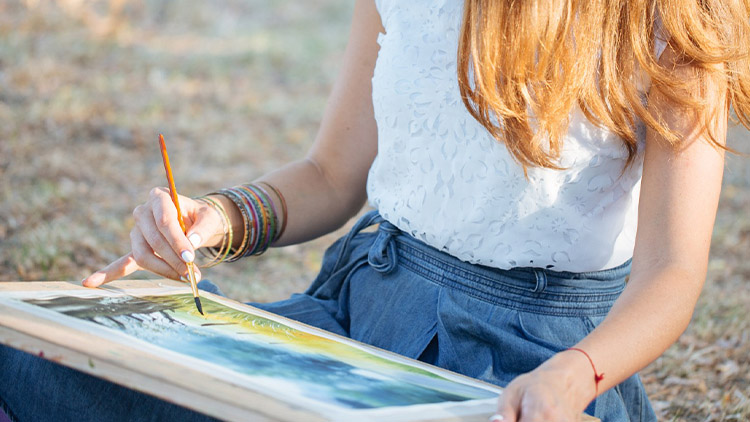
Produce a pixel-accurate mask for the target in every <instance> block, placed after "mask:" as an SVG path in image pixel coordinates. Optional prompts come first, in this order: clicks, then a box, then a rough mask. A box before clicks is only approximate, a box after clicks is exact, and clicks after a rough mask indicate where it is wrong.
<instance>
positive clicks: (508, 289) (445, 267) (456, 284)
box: [351, 211, 630, 316]
mask: <svg viewBox="0 0 750 422" xmlns="http://www.w3.org/2000/svg"><path fill="white" fill-rule="evenodd" d="M378 223H379V227H378V231H377V235H376V237H375V239H374V241H373V243H372V246H371V247H370V251H369V255H368V262H369V264H370V266H371V267H373V268H374V269H376V270H378V271H381V272H383V273H389V272H391V271H393V270H394V269H395V268H396V267H403V268H405V269H408V270H410V271H412V272H415V273H417V274H419V275H420V276H422V277H423V278H426V279H428V280H430V281H432V282H433V283H436V284H438V285H441V286H444V287H446V288H450V289H455V290H458V291H461V292H463V293H465V294H467V295H470V296H473V297H476V298H479V299H481V300H485V301H488V302H491V303H494V304H497V305H501V306H504V307H509V308H515V309H519V310H523V311H528V312H535V313H542V314H552V315H579V316H582V315H585V316H603V315H606V313H607V312H608V311H609V309H610V308H611V307H612V305H613V304H614V301H615V300H616V299H617V298H618V297H619V295H620V293H621V292H622V291H623V289H624V288H625V280H626V277H627V276H628V274H629V273H630V261H628V262H626V263H624V264H622V265H620V266H618V267H615V268H611V269H607V270H602V271H594V272H585V273H574V272H562V271H551V270H548V269H545V268H525V267H524V268H512V269H507V270H505V269H498V268H490V267H485V266H481V265H477V264H471V263H468V262H464V261H461V260H460V259H458V258H456V257H454V256H452V255H450V254H448V253H445V252H442V251H439V250H437V249H435V248H433V247H432V246H429V245H427V244H425V243H423V242H421V241H420V240H418V239H415V238H414V237H412V236H410V235H408V234H406V233H404V232H402V231H401V230H400V229H399V228H398V227H396V226H395V225H393V224H391V223H390V222H388V221H386V220H385V219H383V218H382V217H381V216H380V215H379V214H377V211H372V212H370V213H368V214H367V215H365V216H364V217H362V219H360V221H359V222H358V223H357V225H355V228H354V229H353V230H352V232H351V235H354V234H356V233H355V230H356V232H359V231H360V230H362V229H363V228H364V227H367V226H369V225H373V224H378Z"/></svg>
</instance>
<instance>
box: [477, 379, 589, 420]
mask: <svg viewBox="0 0 750 422" xmlns="http://www.w3.org/2000/svg"><path fill="white" fill-rule="evenodd" d="M538 382H539V380H535V379H530V378H529V377H528V376H523V375H522V376H520V377H518V378H516V380H514V381H513V382H511V383H510V384H509V385H508V387H507V388H506V389H505V390H504V391H503V394H502V395H501V396H500V400H499V404H498V411H497V413H496V414H495V415H493V416H492V417H493V418H494V420H493V419H490V421H492V422H494V421H502V422H534V421H545V422H573V421H577V420H579V419H580V418H579V417H580V415H577V414H576V411H575V410H574V409H572V408H571V407H570V404H569V403H565V402H564V400H561V396H562V394H560V393H561V392H560V391H556V392H555V391H554V390H553V389H550V388H547V386H546V385H540V384H538ZM547 382H550V381H547Z"/></svg>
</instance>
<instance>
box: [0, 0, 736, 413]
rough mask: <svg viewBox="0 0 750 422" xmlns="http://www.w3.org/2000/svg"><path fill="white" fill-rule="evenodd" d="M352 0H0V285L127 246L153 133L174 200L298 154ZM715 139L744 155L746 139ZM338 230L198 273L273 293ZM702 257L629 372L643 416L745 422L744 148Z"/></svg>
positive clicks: (153, 168) (290, 287)
mask: <svg viewBox="0 0 750 422" xmlns="http://www.w3.org/2000/svg"><path fill="white" fill-rule="evenodd" d="M352 7H353V1H351V0H350V1H344V0H304V1H299V0H297V1H293V0H273V1H268V0H243V1H234V0H225V1H221V2H219V1H207V0H181V1H169V0H153V1H146V0H109V1H105V0H57V1H45V0H23V1H22V0H0V281H10V280H71V281H74V280H80V279H81V278H83V277H84V276H86V275H87V274H89V273H90V272H92V271H95V270H96V269H98V268H100V267H102V266H104V265H106V264H107V263H109V262H111V261H112V260H114V259H116V258H117V257H118V256H120V255H122V254H124V253H127V252H128V251H129V238H128V233H129V231H130V228H131V227H132V225H133V219H132V216H131V212H132V210H133V208H134V207H135V206H136V205H138V204H139V203H141V202H143V201H144V200H145V199H146V197H147V195H148V192H149V190H150V189H151V188H152V187H154V186H162V185H164V184H165V178H164V169H163V167H162V163H161V157H160V155H159V150H158V146H157V142H156V141H157V134H158V133H160V132H162V133H164V135H165V137H166V139H167V143H168V145H169V152H170V157H171V161H172V166H173V171H174V174H175V179H176V181H177V187H178V190H179V191H180V193H182V194H184V195H189V196H195V195H201V194H205V193H207V192H210V191H212V190H215V189H217V188H219V187H223V186H230V185H235V184H239V183H243V182H247V181H250V180H252V179H254V178H256V177H258V176H260V175H261V174H263V173H264V172H266V171H269V170H272V169H274V168H276V167H278V166H279V165H281V164H283V163H286V162H288V161H290V160H294V159H298V158H301V157H303V156H304V154H305V152H306V150H307V148H308V147H309V146H310V144H311V143H312V140H313V138H314V136H315V133H316V129H317V126H318V122H319V119H320V117H321V115H322V110H323V107H324V105H325V101H326V96H327V94H328V92H329V90H330V87H331V84H332V83H333V81H334V79H335V77H336V74H337V71H338V67H339V62H340V58H341V56H342V53H343V49H344V47H345V44H346V39H347V35H348V30H349V19H350V15H351V10H352ZM729 144H730V146H732V147H734V148H736V149H737V150H739V151H743V152H746V153H748V152H750V135H748V133H747V132H746V131H745V130H744V129H743V128H742V127H739V128H734V129H733V130H732V131H731V133H730V140H729ZM695 206H701V205H700V204H695ZM340 233H341V231H339V233H338V234H340ZM338 234H332V235H329V236H326V237H325V238H323V239H319V240H316V241H314V242H309V243H307V244H304V245H298V246H291V247H286V248H281V249H273V250H270V251H269V252H267V253H266V254H265V255H263V256H262V257H260V258H254V259H246V260H243V261H240V262H237V263H234V264H224V265H220V266H218V267H214V268H211V269H207V270H205V271H204V276H205V277H206V278H211V279H212V280H213V281H215V282H216V283H217V284H219V285H220V286H221V287H222V288H223V289H224V291H225V292H226V293H227V294H228V295H229V296H230V297H232V298H234V299H238V300H242V301H250V300H253V301H272V300H277V299H281V298H284V297H286V296H288V295H289V294H290V293H292V292H295V291H301V290H303V289H304V288H305V287H306V286H307V284H308V283H309V282H310V281H311V280H312V278H313V277H314V275H315V274H316V272H317V270H318V268H319V264H320V259H321V257H322V255H323V252H324V250H325V247H326V246H327V245H329V244H330V243H331V242H332V241H333V240H334V239H335V238H336V237H337V235H338ZM711 256H712V258H711V262H710V266H709V275H708V281H707V283H706V287H705V289H704V292H703V295H702V296H701V299H700V302H699V304H698V307H697V310H696V312H695V315H694V319H693V322H692V324H691V326H690V328H689V329H688V330H687V332H686V333H685V334H684V335H683V336H682V337H681V338H680V340H679V341H678V343H677V344H675V345H674V346H673V347H672V348H670V349H669V350H668V351H667V353H666V354H665V355H664V356H662V357H661V358H659V359H658V360H657V361H656V362H654V363H653V364H652V365H650V366H649V367H648V368H647V369H646V370H644V372H643V373H642V375H643V379H644V383H645V384H646V387H647V389H648V391H649V395H650V397H651V400H652V402H653V404H654V406H655V408H656V409H657V413H658V414H659V415H660V420H680V421H683V420H684V421H719V420H722V421H723V420H726V421H731V420H737V421H746V420H750V312H749V311H750V289H748V283H749V282H750V157H747V156H738V155H733V156H729V157H728V159H727V166H726V172H725V180H724V188H723V192H722V198H721V204H720V208H719V214H718V216H717V222H716V227H715V231H714V237H713V244H712V250H711ZM134 277H135V278H153V277H154V276H152V275H150V274H147V273H136V274H135V275H134Z"/></svg>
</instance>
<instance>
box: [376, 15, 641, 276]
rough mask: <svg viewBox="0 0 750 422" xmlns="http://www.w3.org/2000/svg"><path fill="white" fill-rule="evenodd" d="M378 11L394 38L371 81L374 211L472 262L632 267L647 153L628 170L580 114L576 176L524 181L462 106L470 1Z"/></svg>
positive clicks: (384, 37)
mask: <svg viewBox="0 0 750 422" xmlns="http://www.w3.org/2000/svg"><path fill="white" fill-rule="evenodd" d="M376 4H377V7H378V10H379V12H380V14H381V18H382V22H383V25H384V27H385V29H386V33H385V34H380V37H379V38H378V43H379V44H380V46H381V48H380V52H379V55H378V59H377V64H376V68H375V73H374V76H373V79H372V87H373V104H374V110H375V118H376V121H377V126H378V155H377V157H376V159H375V161H374V163H373V165H372V167H371V169H370V172H369V177H368V181H367V191H368V197H369V201H370V203H371V205H372V206H374V207H375V208H377V209H378V210H379V211H380V214H381V215H382V216H383V217H384V218H385V219H387V220H388V221H389V222H391V223H392V224H394V225H395V226H397V227H399V228H400V229H401V230H403V231H404V232H406V233H409V234H411V235H412V236H414V237H415V238H418V239H420V240H422V241H424V242H425V243H427V244H429V245H431V246H433V247H435V248H437V249H439V250H442V251H445V252H448V253H450V254H451V255H453V256H456V257H457V258H459V259H461V260H463V261H468V262H471V263H476V264H482V265H486V266H491V267H497V268H505V269H507V268H512V267H540V268H551V269H555V270H559V271H576V272H582V271H596V270H601V269H606V268H612V267H615V266H617V265H620V264H622V263H623V262H625V261H627V260H628V259H629V258H630V257H631V256H632V252H633V244H634V239H635V228H636V221H637V205H638V194H639V187H640V175H641V167H642V156H639V157H638V158H637V160H636V162H635V164H634V165H632V166H631V167H629V168H627V169H626V170H625V171H624V172H623V167H624V165H625V160H626V158H627V151H626V150H625V148H624V147H623V145H622V142H621V141H620V140H619V139H618V138H617V136H616V135H614V134H613V133H611V132H609V131H608V130H605V129H601V128H598V127H596V126H594V125H593V124H591V123H590V122H589V121H588V120H587V119H586V118H585V117H584V116H583V114H582V113H581V112H580V111H578V112H575V113H574V114H573V115H572V116H571V124H570V129H569V132H568V134H567V136H566V138H565V144H564V148H563V152H562V157H561V161H560V164H561V165H562V166H563V167H565V170H562V171H557V170H548V169H539V168H531V169H529V173H528V180H527V179H525V178H524V176H523V170H522V168H521V167H520V166H519V165H518V164H517V163H516V162H515V161H514V160H513V159H512V157H511V155H510V154H509V153H508V151H507V149H506V148H505V146H504V145H502V144H501V143H499V142H497V141H496V140H495V139H494V138H492V136H490V135H489V133H488V132H487V131H486V130H485V129H484V127H482V125H481V124H479V123H478V122H477V121H476V120H474V118H473V117H472V116H471V115H470V114H469V113H468V111H467V110H466V109H465V107H464V105H463V102H462V101H461V97H460V93H459V88H458V81H457V77H456V72H457V70H456V51H457V48H458V35H459V31H460V24H461V17H462V11H463V4H462V2H461V1H450V0H443V1H428V0H411V1H408V2H406V1H397V0H377V1H376ZM641 135H643V133H642V134H641ZM641 139H643V136H641ZM641 150H642V149H641Z"/></svg>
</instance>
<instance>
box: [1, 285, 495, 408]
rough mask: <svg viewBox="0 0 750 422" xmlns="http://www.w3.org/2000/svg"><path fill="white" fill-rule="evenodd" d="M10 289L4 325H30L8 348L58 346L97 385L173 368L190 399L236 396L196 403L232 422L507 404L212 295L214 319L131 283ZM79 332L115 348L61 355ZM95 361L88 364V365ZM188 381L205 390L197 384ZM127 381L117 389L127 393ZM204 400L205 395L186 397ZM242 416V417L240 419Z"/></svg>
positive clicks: (7, 328)
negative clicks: (236, 421) (211, 388)
mask: <svg viewBox="0 0 750 422" xmlns="http://www.w3.org/2000/svg"><path fill="white" fill-rule="evenodd" d="M9 284H11V283H0V313H1V314H2V315H4V316H6V315H7V316H9V317H10V316H19V315H26V316H27V317H25V319H24V318H20V317H17V318H5V317H4V318H2V322H0V326H2V327H0V328H2V329H0V339H1V340H2V341H3V342H4V343H7V344H10V345H11V346H14V347H17V348H22V349H24V350H27V351H30V352H34V353H39V352H40V351H41V352H42V353H44V351H43V348H44V347H48V346H54V347H52V349H55V351H56V353H57V354H59V357H58V356H57V355H55V356H52V355H51V354H50V353H51V352H49V351H48V352H47V356H46V357H48V358H50V357H52V358H55V357H58V358H59V359H58V360H59V361H60V362H61V363H63V364H68V365H69V366H73V367H77V368H78V369H83V370H86V366H88V370H87V372H90V373H94V374H95V375H97V371H101V370H102V369H101V368H106V367H108V366H111V365H114V366H117V365H118V362H117V360H116V359H114V360H113V359H112V358H111V353H113V352H114V353H118V354H120V355H121V356H122V359H121V361H120V362H121V363H122V365H121V366H122V368H118V370H115V371H114V372H115V373H117V374H121V373H122V372H123V370H125V371H126V372H135V373H137V374H138V375H139V376H141V377H147V376H148V375H149V372H150V371H151V370H149V371H145V370H143V369H144V368H145V367H144V366H143V364H138V363H137V361H141V362H143V361H144V359H145V360H146V361H147V362H148V359H151V363H154V362H155V361H154V359H156V360H158V361H160V362H164V361H166V362H170V365H172V371H171V372H170V371H169V370H167V371H166V373H167V374H168V373H173V374H175V375H177V374H178V373H179V374H181V376H177V377H176V379H175V380H174V382H175V387H176V388H178V389H179V388H182V389H187V388H189V386H190V385H194V384H198V385H203V386H205V385H206V380H209V379H210V380H211V382H212V383H213V384H214V385H221V384H224V387H225V388H224V390H223V391H224V393H221V392H218V393H216V394H215V395H216V396H217V397H215V399H216V400H217V401H218V403H213V405H212V406H206V405H205V404H204V405H203V406H202V407H201V405H200V404H195V401H193V400H184V401H189V402H190V404H193V406H195V408H196V409H197V410H200V411H204V412H206V413H209V414H213V415H214V416H219V417H222V418H227V417H228V415H229V416H230V417H229V418H230V419H232V418H233V417H234V416H233V415H236V416H237V417H239V418H241V419H245V418H247V417H248V415H254V416H257V417H258V418H259V420H260V419H262V418H265V419H266V420H292V419H295V420H299V418H300V415H305V416H306V418H305V419H306V420H307V419H310V417H312V418H313V419H317V420H368V419H371V420H404V421H407V420H474V419H475V418H476V419H475V420H486V418H487V417H488V416H489V415H490V414H491V413H492V411H493V410H494V407H495V405H496V400H497V396H498V394H499V393H500V389H498V388H496V387H494V386H491V385H488V384H485V383H481V382H478V381H474V380H471V379H468V378H466V377H463V376H460V375H457V374H453V373H450V372H448V371H444V370H442V369H439V368H435V367H432V366H429V365H426V364H423V363H420V362H416V361H413V360H409V359H406V358H403V357H400V356H398V355H394V354H392V353H388V352H385V351H382V350H378V349H375V348H373V347H370V346H367V345H364V344H361V343H357V342H354V341H352V340H349V339H345V338H342V337H340V336H336V335H333V334H330V333H327V332H324V331H322V330H318V329H316V328H313V327H309V326H305V325H304V324H300V323H297V322H295V321H291V320H288V319H284V318H281V317H279V316H276V315H273V314H270V313H267V312H264V311H261V310H258V309H255V308H252V307H249V306H246V305H243V304H240V303H237V302H234V301H231V300H228V299H225V298H222V297H219V296H215V295H210V294H204V295H202V301H203V306H204V311H205V314H206V315H205V317H203V316H201V315H200V314H198V312H197V311H196V309H195V306H194V304H193V299H192V295H191V294H190V290H189V288H187V287H184V285H175V284H173V283H170V282H159V284H160V285H159V284H157V282H140V284H138V283H136V282H121V284H117V283H115V284H114V285H112V286H109V287H108V288H105V289H84V288H82V287H78V286H74V285H72V284H68V283H23V284H26V285H27V286H28V287H29V288H27V289H23V288H21V287H20V286H19V284H20V283H16V284H15V285H14V286H12V288H11V287H9V286H6V285H9ZM29 317H31V319H29ZM24 320H25V321H27V323H25V324H24V323H23V322H22V321H24ZM29 320H31V321H32V322H31V324H29V323H28V321H29ZM39 327H45V329H44V330H42V331H46V333H43V334H42V333H40V331H39ZM71 332H75V333H77V334H78V335H80V336H82V337H83V338H89V339H91V341H95V342H98V343H100V344H103V345H105V346H103V347H104V350H98V351H95V352H93V353H94V355H93V356H81V355H82V354H86V353H89V354H90V353H92V352H91V351H90V350H88V349H84V350H77V351H76V350H75V347H74V345H70V344H69V345H65V344H60V342H61V341H63V338H61V337H69V334H70V333H71ZM34 339H36V343H35V341H34ZM59 346H62V347H59ZM79 348H81V347H80V346H79ZM37 349H38V350H37ZM48 349H49V347H48ZM61 350H62V352H61ZM66 351H68V352H71V353H70V356H68V355H67V354H66V353H67V352H66ZM60 353H61V354H60ZM97 353H98V354H97ZM75 355H79V356H77V357H76V356H75ZM85 357H87V358H88V359H89V362H88V364H87V365H82V364H80V361H81V360H83V359H84V358H85ZM136 357H137V359H135V358H136ZM93 358H96V359H95V360H98V362H95V361H94V360H92V359H93ZM134 359H135V360H137V361H134ZM75 361H78V362H79V364H75V363H74V362H75ZM84 363H85V362H84ZM82 366H83V368H81V367H82ZM146 366H148V365H146ZM152 366H155V365H152ZM97 367H99V369H97ZM152 369H157V368H152ZM144 372H145V373H144ZM161 372H162V374H157V375H160V376H159V377H158V378H159V379H160V380H161V381H160V382H162V383H163V379H164V369H162V370H161ZM186 373H187V374H192V376H193V379H189V380H185V379H184V378H185V376H186V375H185V374H186ZM99 375H101V374H99ZM118 376H121V375H115V376H114V377H113V376H109V377H108V378H109V379H113V378H114V379H113V380H114V381H115V382H118V380H117V377H118ZM188 378H189V377H188ZM168 379H171V378H168ZM191 383H192V384H191ZM124 384H125V385H127V386H130V387H133V385H131V384H134V383H131V384H128V383H124ZM150 384H154V383H153V382H152V383H148V382H147V383H145V384H144V383H140V384H138V385H140V386H142V385H150ZM154 389H156V390H158V388H154ZM162 389H163V388H162ZM146 390H148V388H146ZM203 390H204V391H206V390H207V389H206V388H204V389H203ZM219 390H221V389H219ZM146 392H148V393H152V394H154V393H155V392H154V391H146ZM196 395H198V396H200V395H201V394H199V392H190V394H187V393H186V394H184V395H183V397H188V396H196ZM203 395H204V396H205V394H203ZM227 395H228V396H231V397H229V398H228V397H226V396H227ZM170 397H174V395H170ZM222 401H223V402H227V401H228V402H231V403H230V404H229V405H227V404H225V403H221V402H222ZM199 402H201V401H200V400H199ZM206 402H207V401H206V398H205V397H204V399H203V400H202V403H206ZM178 404H183V405H185V403H178ZM233 406H234V407H239V409H237V408H235V409H232V410H231V411H228V409H229V408H230V407H233ZM243 408H244V409H243ZM207 409H209V410H208V411H207ZM243 412H244V413H243Z"/></svg>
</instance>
